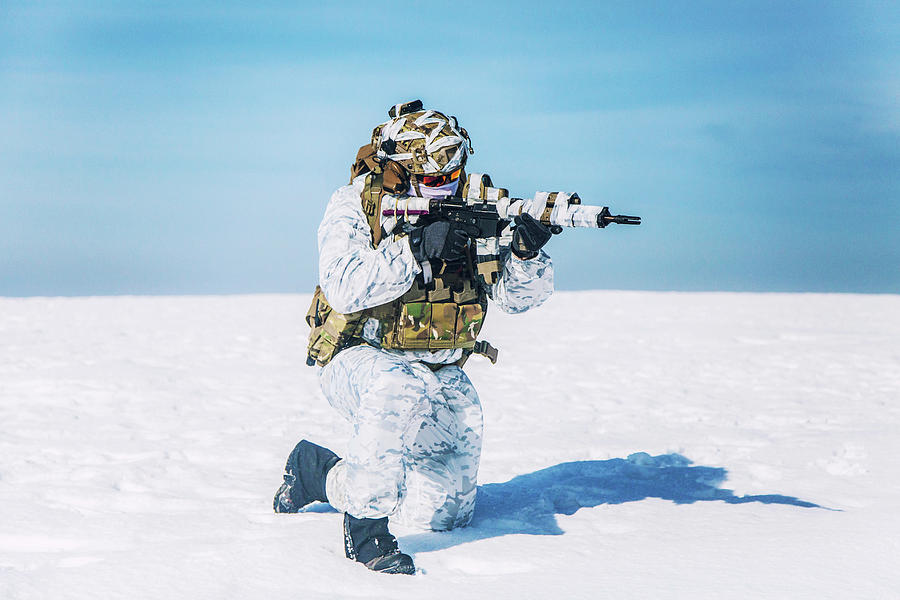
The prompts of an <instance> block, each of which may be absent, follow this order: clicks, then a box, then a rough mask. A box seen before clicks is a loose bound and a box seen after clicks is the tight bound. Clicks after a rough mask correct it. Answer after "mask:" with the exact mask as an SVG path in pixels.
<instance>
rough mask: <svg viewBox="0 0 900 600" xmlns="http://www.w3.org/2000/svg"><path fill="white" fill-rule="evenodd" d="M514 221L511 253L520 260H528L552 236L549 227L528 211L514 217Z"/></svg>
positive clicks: (536, 253) (535, 254)
mask: <svg viewBox="0 0 900 600" xmlns="http://www.w3.org/2000/svg"><path fill="white" fill-rule="evenodd" d="M514 223H515V224H516V227H515V229H514V230H513V239H512V245H511V246H510V249H511V250H512V252H513V254H515V255H516V256H518V257H519V258H521V259H522V260H528V259H529V258H534V257H535V256H537V255H538V250H540V249H541V248H543V247H544V245H545V244H546V243H547V242H549V241H550V238H551V237H552V236H553V234H552V233H550V228H549V227H547V226H546V225H544V224H543V223H541V222H540V221H538V220H537V219H535V218H534V217H532V216H531V215H530V214H528V213H524V214H521V215H519V216H517V217H516V218H515V219H514Z"/></svg>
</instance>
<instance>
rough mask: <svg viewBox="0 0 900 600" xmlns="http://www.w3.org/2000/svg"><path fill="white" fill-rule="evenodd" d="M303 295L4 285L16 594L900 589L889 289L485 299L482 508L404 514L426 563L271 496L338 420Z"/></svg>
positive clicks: (0, 399) (6, 445) (335, 434)
mask: <svg viewBox="0 0 900 600" xmlns="http://www.w3.org/2000/svg"><path fill="white" fill-rule="evenodd" d="M307 302H308V297H307V296H246V297H155V298H128V297H122V298H83V299H82V298H75V299H40V298H32V299H0V597H2V598H92V599H93V598H104V599H105V598H129V599H133V598H185V599H188V598H189V599H191V600H197V599H201V598H210V599H217V600H218V599H221V598H238V599H245V598H250V599H255V598H281V599H284V598H303V599H306V598H363V597H379V598H382V597H383V598H429V599H431V598H598V597H614V598H691V599H696V598H790V599H792V600H796V599H801V598H815V599H817V600H820V599H822V598H854V599H859V598H898V597H900V570H898V569H897V566H898V564H900V548H898V539H900V516H898V513H900V459H898V457H900V438H898V425H900V409H898V398H900V297H898V296H855V295H780V294H772V295H758V294H721V293H714V294H694V293H691V294H684V293H626V292H585V293H558V294H556V295H555V296H554V298H553V299H552V300H551V301H550V302H549V303H548V304H547V305H545V306H544V307H542V308H540V309H537V310H534V311H532V312H530V313H527V314H524V315H517V316H507V315H503V314H500V313H499V312H498V311H496V310H495V311H493V314H492V315H491V317H490V319H489V322H488V325H487V327H486V331H485V337H486V338H487V339H489V340H490V341H491V342H493V343H494V344H495V345H496V346H498V347H500V348H501V354H500V362H499V364H497V365H496V366H490V365H489V364H488V363H487V362H486V361H482V360H481V359H480V358H478V357H476V358H473V359H472V361H470V363H469V367H467V371H468V372H469V373H470V376H471V377H472V379H473V380H474V382H475V384H476V386H477V387H478V389H479V390H480V393H481V398H482V401H483V403H484V407H485V420H486V439H485V447H484V455H483V462H482V470H481V478H480V479H481V482H482V488H481V489H480V499H479V507H478V512H477V513H476V518H475V522H474V523H473V525H472V526H471V527H469V528H467V529H464V530H459V531H454V532H450V533H430V532H429V533H421V532H415V531H399V530H398V531H396V533H399V534H400V536H399V537H400V543H401V547H402V548H404V549H405V550H406V551H408V552H410V553H411V554H413V555H414V558H415V561H416V564H417V565H418V567H419V569H420V572H419V574H418V575H417V576H415V577H403V576H387V575H378V574H374V573H370V572H368V571H367V570H366V569H365V568H363V567H361V566H360V565H358V564H354V563H352V562H350V561H348V560H346V559H345V558H344V557H343V548H342V540H341V533H340V522H341V516H340V515H339V514H337V513H335V512H330V511H329V510H328V507H327V506H326V505H319V506H318V507H317V508H316V510H314V511H313V512H308V513H305V514H298V515H275V514H273V513H272V510H271V496H272V493H273V492H274V490H275V488H276V487H277V485H278V483H279V481H280V478H281V469H282V466H283V461H284V458H285V456H286V455H287V453H288V452H289V451H290V450H291V448H292V447H293V445H294V444H295V443H296V442H297V441H298V440H299V439H300V438H301V437H307V438H309V439H311V440H313V441H317V442H320V443H324V444H326V445H328V446H330V447H331V448H333V449H334V450H335V451H337V452H338V453H340V452H341V451H342V450H343V448H344V447H345V444H346V441H347V436H348V429H347V427H346V426H345V424H344V423H343V422H341V421H340V420H339V418H338V416H337V414H336V413H334V412H333V411H332V410H331V408H330V407H329V406H328V405H327V403H326V402H325V400H324V398H323V397H322V395H321V393H320V392H319V390H318V387H317V385H316V379H315V375H314V369H313V368H310V367H307V366H305V364H304V355H303V351H304V343H305V341H304V340H305V336H306V332H307V329H306V326H305V325H304V323H303V315H304V313H305V310H306V304H307ZM629 457H630V458H629Z"/></svg>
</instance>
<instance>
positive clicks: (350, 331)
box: [306, 285, 365, 367]
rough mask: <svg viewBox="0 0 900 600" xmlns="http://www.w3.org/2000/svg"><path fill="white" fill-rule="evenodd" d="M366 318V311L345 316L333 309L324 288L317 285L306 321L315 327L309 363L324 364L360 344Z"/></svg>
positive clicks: (309, 350)
mask: <svg viewBox="0 0 900 600" xmlns="http://www.w3.org/2000/svg"><path fill="white" fill-rule="evenodd" d="M364 321H365V311H362V310H361V311H357V312H353V313H349V314H346V315H345V314H342V313H339V312H337V311H336V310H334V309H332V308H331V305H330V304H328V301H327V300H326V299H325V294H324V293H322V288H321V287H320V286H318V285H317V286H316V291H315V292H314V293H313V299H312V303H310V306H309V310H308V311H307V313H306V323H307V324H308V325H309V326H310V327H311V328H312V331H310V332H309V344H308V345H307V348H306V354H307V356H306V364H308V365H310V366H312V365H316V364H317V365H319V366H320V367H324V366H325V365H327V364H328V362H329V361H330V360H331V359H332V358H333V357H334V355H335V354H337V353H338V351H340V350H343V349H344V348H346V347H347V346H350V345H353V344H354V343H357V340H358V335H359V332H360V330H361V329H362V326H363V323H364Z"/></svg>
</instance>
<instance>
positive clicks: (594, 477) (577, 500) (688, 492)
mask: <svg viewBox="0 0 900 600" xmlns="http://www.w3.org/2000/svg"><path fill="white" fill-rule="evenodd" d="M690 465H691V461H690V460H688V459H687V458H685V457H684V456H681V455H680V454H663V455H660V456H650V455H649V454H647V453H645V452H639V453H637V454H632V455H630V456H629V457H628V458H615V459H611V460H585V461H578V462H568V463H562V464H558V465H556V466H553V467H548V468H546V469H541V470H540V471H535V472H534V473H528V474H527V475H519V476H518V477H516V478H514V479H511V480H509V481H507V482H505V483H489V484H487V485H481V486H478V496H477V500H476V503H475V515H474V516H473V517H472V522H471V524H470V525H469V526H468V527H465V528H463V529H456V530H453V531H450V532H443V533H434V532H430V533H421V534H415V535H409V536H403V537H402V539H401V548H403V549H404V550H405V551H407V552H413V553H415V552H430V551H433V550H440V549H443V548H449V547H451V546H456V545H458V544H463V543H466V542H470V541H475V540H481V539H486V538H491V537H497V536H501V535H507V534H532V535H561V534H562V533H563V530H562V529H560V527H559V525H558V524H557V522H556V515H571V514H574V513H575V511H577V510H578V509H579V508H586V507H593V506H599V505H601V504H622V503H624V502H636V501H638V500H644V499H645V498H662V499H663V500H671V501H673V502H675V503H676V504H691V503H693V502H697V501H701V500H718V501H721V502H727V503H729V504H744V503H747V502H762V503H763V504H787V505H790V506H799V507H803V508H822V507H820V506H819V505H818V504H813V503H812V502H806V501H804V500H799V499H797V498H794V497H792V496H781V495H778V494H763V495H756V496H735V495H734V492H732V491H731V490H727V489H722V488H719V487H718V485H719V484H721V483H722V482H724V481H725V479H726V476H727V471H726V470H725V469H724V468H721V467H697V466H690Z"/></svg>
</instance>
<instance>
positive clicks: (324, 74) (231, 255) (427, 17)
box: [0, 0, 900, 296]
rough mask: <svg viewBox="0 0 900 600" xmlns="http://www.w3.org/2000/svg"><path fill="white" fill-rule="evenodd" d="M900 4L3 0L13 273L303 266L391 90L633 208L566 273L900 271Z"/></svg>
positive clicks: (565, 183)
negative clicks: (639, 220)
mask: <svg viewBox="0 0 900 600" xmlns="http://www.w3.org/2000/svg"><path fill="white" fill-rule="evenodd" d="M898 40H900V9H898V8H897V5H896V3H890V2H884V3H863V2H791V3H784V2H753V3H728V2H660V3H640V2H637V3H635V2H616V3H602V2H569V3H567V2H561V3H555V4H551V3H546V2H534V3H531V2H522V3H500V2H498V3H489V2H478V3H476V2H472V3H465V2H464V3H454V4H449V3H421V2H417V3H377V4H376V3H348V2H342V3H330V4H328V5H327V6H316V7H313V8H305V7H304V8H298V7H297V6H296V4H293V3H284V4H279V3H270V2H261V3H253V4H252V7H251V4H250V3H228V2H191V3H181V2H129V3H121V2H19V1H17V0H12V1H10V0H6V1H5V2H3V3H2V4H0V139H2V143H0V295H13V296H15V295H95V294H201V293H249V292H308V291H310V290H311V288H312V287H313V286H314V285H315V280H316V248H315V230H316V227H317V225H318V222H319V220H320V218H321V215H322V212H323V210H324V206H325V203H326V202H327V200H328V197H329V196H330V194H331V192H332V191H333V190H334V189H335V188H336V187H338V186H340V185H342V184H344V183H346V179H347V176H348V167H349V163H350V161H351V160H352V158H353V156H354V154H355V152H356V149H357V148H358V147H359V146H360V145H361V144H362V143H365V142H366V141H367V139H368V136H369V135H370V133H371V129H372V127H373V126H374V125H376V124H377V123H379V122H381V121H383V120H384V119H385V118H386V110H387V108H388V107H389V106H391V105H392V104H394V103H395V102H399V101H403V100H408V99H412V98H422V99H423V100H424V101H425V102H426V104H428V105H430V106H432V107H434V108H438V109H440V110H443V111H446V112H449V113H452V114H455V115H457V116H458V117H459V120H460V123H461V124H462V125H463V126H465V127H466V128H467V129H468V131H469V133H470V134H471V135H472V138H473V141H474V145H475V154H474V155H473V156H472V158H471V162H470V170H472V171H484V172H488V173H490V174H491V175H492V176H493V178H494V181H495V182H496V183H498V184H500V185H502V186H503V187H507V188H510V190H511V192H512V193H513V194H514V195H519V196H522V195H531V194H532V193H534V192H535V191H537V190H565V191H577V192H579V194H580V195H581V196H582V198H583V199H584V201H585V202H587V203H591V204H605V205H609V206H611V207H612V208H613V210H614V211H617V212H623V213H626V214H638V215H641V216H642V217H643V218H644V224H643V225H642V226H641V227H638V228H627V227H618V228H616V227H611V228H608V229H606V230H603V231H566V232H564V234H563V235H561V236H557V237H555V238H554V239H553V241H552V242H551V245H550V246H549V248H548V250H549V252H550V254H551V255H552V256H553V257H554V263H555V266H556V274H557V276H556V282H557V286H558V287H559V288H563V289H593V288H608V289H662V290H751V291H815V292H819V291H836V292H891V293H900V235H898V225H897V223H898V218H900V208H898V206H900V69H898V66H900V41H898Z"/></svg>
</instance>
